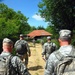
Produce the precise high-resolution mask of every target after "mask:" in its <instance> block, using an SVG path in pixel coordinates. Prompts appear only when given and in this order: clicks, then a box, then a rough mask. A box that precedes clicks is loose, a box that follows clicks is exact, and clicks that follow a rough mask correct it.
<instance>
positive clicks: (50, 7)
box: [38, 0, 75, 31]
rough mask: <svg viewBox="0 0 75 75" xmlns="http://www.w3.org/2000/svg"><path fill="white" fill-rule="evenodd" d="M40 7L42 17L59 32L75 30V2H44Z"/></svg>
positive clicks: (52, 0)
mask: <svg viewBox="0 0 75 75" xmlns="http://www.w3.org/2000/svg"><path fill="white" fill-rule="evenodd" d="M38 7H39V12H40V15H41V16H42V17H43V18H45V20H46V21H48V22H51V23H52V24H54V26H55V28H56V29H57V30H60V29H63V28H65V29H70V30H71V31H73V29H75V0H42V2H40V3H39V4H38Z"/></svg>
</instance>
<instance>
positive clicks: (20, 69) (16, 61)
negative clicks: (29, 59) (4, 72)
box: [12, 56, 30, 75]
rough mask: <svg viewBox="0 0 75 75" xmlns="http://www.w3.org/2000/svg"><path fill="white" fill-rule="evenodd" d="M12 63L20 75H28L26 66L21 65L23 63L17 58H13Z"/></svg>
mask: <svg viewBox="0 0 75 75" xmlns="http://www.w3.org/2000/svg"><path fill="white" fill-rule="evenodd" d="M12 63H13V66H14V67H15V69H17V71H18V72H19V74H20V75H30V74H29V72H28V70H27V68H26V66H25V65H24V64H23V62H22V61H21V59H20V58H19V57H17V56H15V57H14V58H13V60H12Z"/></svg>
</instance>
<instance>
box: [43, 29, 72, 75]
mask: <svg viewBox="0 0 75 75" xmlns="http://www.w3.org/2000/svg"><path fill="white" fill-rule="evenodd" d="M59 34H60V36H59V38H60V39H62V40H64V39H67V38H71V32H70V31H69V30H61V31H60V32H59ZM71 50H72V45H70V44H68V45H63V46H61V47H60V48H59V50H57V51H60V53H61V54H62V55H63V56H68V55H69V53H70V52H71ZM57 51H55V52H53V53H52V54H50V56H49V59H48V61H47V62H46V67H45V72H44V75H54V69H55V65H56V63H57V62H59V60H58V58H57V57H56V55H55V54H56V53H57Z"/></svg>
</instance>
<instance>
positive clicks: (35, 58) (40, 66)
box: [28, 43, 45, 75]
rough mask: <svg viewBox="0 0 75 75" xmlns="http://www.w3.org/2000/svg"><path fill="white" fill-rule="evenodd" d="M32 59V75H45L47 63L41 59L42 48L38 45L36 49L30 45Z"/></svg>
mask: <svg viewBox="0 0 75 75" xmlns="http://www.w3.org/2000/svg"><path fill="white" fill-rule="evenodd" d="M29 45H30V49H31V57H29V64H28V69H29V72H30V73H31V75H44V66H45V61H44V60H43V59H42V57H41V52H42V46H41V45H40V44H36V47H33V44H32V43H30V44H29Z"/></svg>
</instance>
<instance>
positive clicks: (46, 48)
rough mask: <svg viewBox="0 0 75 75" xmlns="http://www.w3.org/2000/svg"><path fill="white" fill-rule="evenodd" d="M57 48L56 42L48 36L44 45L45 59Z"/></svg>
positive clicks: (43, 54) (43, 53) (43, 55)
mask: <svg viewBox="0 0 75 75" xmlns="http://www.w3.org/2000/svg"><path fill="white" fill-rule="evenodd" d="M55 50H56V44H55V43H53V42H51V37H50V36H48V37H47V42H46V43H45V44H44V46H43V50H42V58H43V59H44V60H47V59H48V57H49V55H50V54H51V53H52V52H53V51H55Z"/></svg>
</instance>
